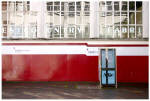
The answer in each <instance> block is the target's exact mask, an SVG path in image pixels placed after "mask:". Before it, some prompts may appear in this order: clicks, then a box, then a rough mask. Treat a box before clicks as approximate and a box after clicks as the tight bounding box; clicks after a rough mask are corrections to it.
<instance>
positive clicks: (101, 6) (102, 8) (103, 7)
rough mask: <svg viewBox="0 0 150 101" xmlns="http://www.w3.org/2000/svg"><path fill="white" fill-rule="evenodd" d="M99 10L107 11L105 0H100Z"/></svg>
mask: <svg viewBox="0 0 150 101" xmlns="http://www.w3.org/2000/svg"><path fill="white" fill-rule="evenodd" d="M99 11H100V12H101V11H106V7H105V2H104V1H100V2H99Z"/></svg>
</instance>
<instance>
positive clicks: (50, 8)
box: [47, 2, 53, 11]
mask: <svg viewBox="0 0 150 101" xmlns="http://www.w3.org/2000/svg"><path fill="white" fill-rule="evenodd" d="M47 11H53V2H47Z"/></svg>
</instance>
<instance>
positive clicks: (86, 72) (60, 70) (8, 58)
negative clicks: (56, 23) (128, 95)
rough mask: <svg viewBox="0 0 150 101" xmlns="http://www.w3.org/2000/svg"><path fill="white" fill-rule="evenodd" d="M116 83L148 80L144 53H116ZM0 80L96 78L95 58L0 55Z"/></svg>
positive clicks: (84, 79) (96, 79) (85, 79)
mask: <svg viewBox="0 0 150 101" xmlns="http://www.w3.org/2000/svg"><path fill="white" fill-rule="evenodd" d="M117 73H118V74H117V81H118V82H148V56H117ZM2 77H3V81H5V80H7V81H98V57H97V56H86V55H3V56H2Z"/></svg>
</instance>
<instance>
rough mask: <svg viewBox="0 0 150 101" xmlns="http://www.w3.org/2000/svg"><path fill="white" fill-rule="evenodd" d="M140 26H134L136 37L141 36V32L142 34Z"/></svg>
mask: <svg viewBox="0 0 150 101" xmlns="http://www.w3.org/2000/svg"><path fill="white" fill-rule="evenodd" d="M142 30H143V29H142V26H137V27H136V36H137V38H142V34H143V31H142Z"/></svg>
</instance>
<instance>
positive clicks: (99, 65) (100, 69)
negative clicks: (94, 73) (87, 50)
mask: <svg viewBox="0 0 150 101" xmlns="http://www.w3.org/2000/svg"><path fill="white" fill-rule="evenodd" d="M102 49H105V50H106V51H107V52H108V49H114V50H115V56H116V58H115V59H116V60H115V62H116V65H115V66H116V68H115V70H116V72H115V77H116V78H115V82H116V84H115V87H116V88H117V55H116V48H109V47H106V48H98V78H99V82H100V88H102V83H101V72H102V67H101V50H102Z"/></svg>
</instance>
